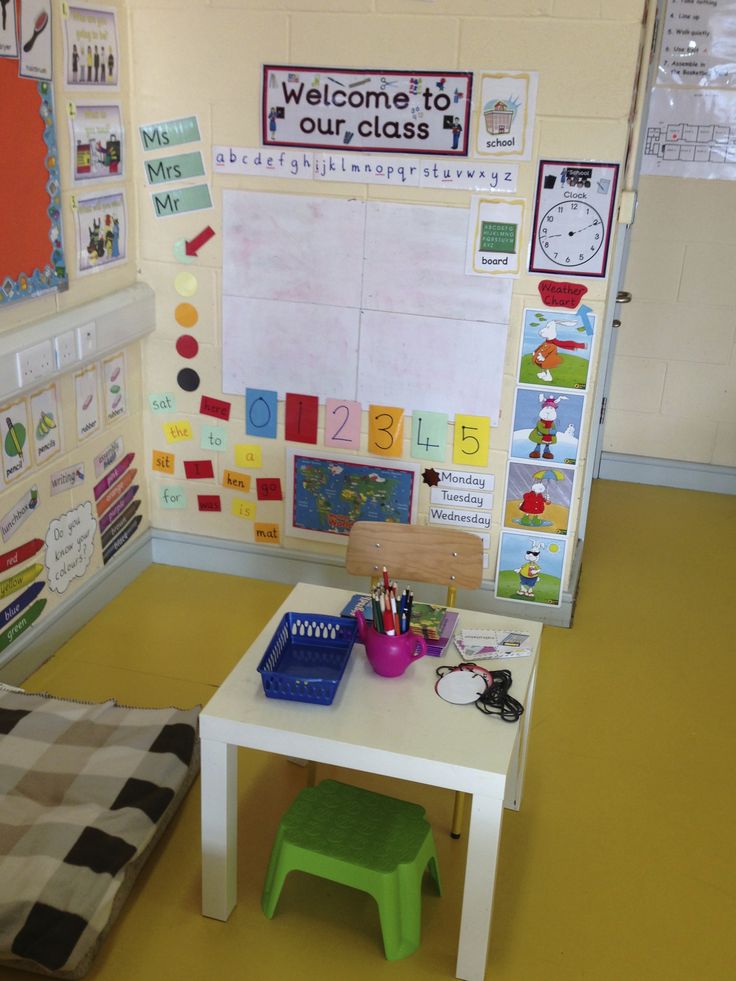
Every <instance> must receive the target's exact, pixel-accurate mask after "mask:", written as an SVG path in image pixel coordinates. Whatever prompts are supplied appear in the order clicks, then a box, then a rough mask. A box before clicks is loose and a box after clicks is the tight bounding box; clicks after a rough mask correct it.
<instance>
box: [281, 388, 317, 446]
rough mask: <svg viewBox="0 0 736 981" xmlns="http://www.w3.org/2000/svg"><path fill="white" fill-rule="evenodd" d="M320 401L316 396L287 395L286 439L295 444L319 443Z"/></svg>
mask: <svg viewBox="0 0 736 981" xmlns="http://www.w3.org/2000/svg"><path fill="white" fill-rule="evenodd" d="M318 412H319V399H318V398H317V396H316V395H295V394H294V393H293V392H287V393H286V412H285V416H284V437H285V438H286V439H288V440H290V441H291V442H293V443H316V442H317V415H318Z"/></svg>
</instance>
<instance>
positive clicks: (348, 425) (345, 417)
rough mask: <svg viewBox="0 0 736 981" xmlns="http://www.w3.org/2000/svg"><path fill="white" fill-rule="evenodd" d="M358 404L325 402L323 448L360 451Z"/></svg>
mask: <svg viewBox="0 0 736 981" xmlns="http://www.w3.org/2000/svg"><path fill="white" fill-rule="evenodd" d="M361 412H362V407H361V404H360V402H349V401H347V400H346V399H326V400H325V446H337V447H342V449H345V450H358V449H360V416H361Z"/></svg>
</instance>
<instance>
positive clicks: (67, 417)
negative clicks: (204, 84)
mask: <svg viewBox="0 0 736 981" xmlns="http://www.w3.org/2000/svg"><path fill="white" fill-rule="evenodd" d="M73 6H74V5H73ZM77 7H78V8H79V9H80V11H81V12H82V14H83V15H84V16H86V15H87V13H88V11H89V10H95V9H97V8H92V7H91V6H88V7H85V8H83V7H82V5H81V4H80V5H77ZM16 9H17V10H19V9H20V8H19V7H18V8H16ZM49 9H50V13H51V17H50V20H49V21H48V22H46V27H44V28H43V32H42V33H41V34H39V42H40V41H41V40H42V39H43V40H45V41H46V42H47V44H48V48H47V57H46V60H45V64H46V65H47V66H48V67H49V69H50V70H51V72H52V76H53V77H52V78H51V79H50V81H49V82H48V83H47V84H48V89H49V97H50V99H51V100H52V104H53V116H54V128H55V134H56V150H57V152H56V153H55V154H54V156H55V158H56V160H55V165H56V166H57V167H58V171H59V187H58V195H59V199H60V205H61V206H60V209H59V216H58V221H59V223H60V225H61V231H62V238H63V243H64V256H65V260H66V269H67V274H68V288H67V289H65V290H64V291H56V290H54V289H52V290H50V291H48V292H44V293H43V294H42V295H36V296H34V297H33V298H31V299H17V300H16V299H13V300H12V301H11V302H4V303H3V304H2V305H1V306H0V352H1V353H0V357H2V359H3V369H7V368H8V363H9V362H11V363H12V371H11V370H10V369H8V370H4V371H3V378H4V379H7V378H10V379H13V380H12V381H10V382H7V381H6V384H5V388H6V389H7V390H3V391H2V392H1V393H0V417H1V419H2V436H1V437H0V438H1V440H2V446H1V447H0V462H1V463H2V471H1V472H0V667H2V666H3V665H5V664H7V663H8V662H9V661H10V660H11V659H13V657H14V656H15V654H16V652H17V651H18V650H19V649H20V648H22V647H23V646H24V645H26V643H27V642H29V641H31V639H32V637H33V636H34V635H35V633H36V632H37V630H36V631H34V630H33V629H31V628H33V627H34V626H35V627H36V628H37V627H38V626H44V627H46V626H47V625H49V624H50V623H53V622H54V620H55V618H56V617H57V616H58V615H59V614H60V613H61V612H63V610H64V609H66V608H68V607H69V605H72V604H73V603H74V602H75V600H76V599H78V598H79V597H80V596H81V595H82V594H83V593H84V592H85V591H87V590H88V589H89V588H90V587H91V586H93V585H94V583H95V582H97V581H98V580H99V579H100V578H101V577H102V575H103V572H104V571H105V570H109V563H110V561H111V560H112V558H113V556H114V555H115V554H118V552H119V553H120V554H121V555H123V554H125V549H126V547H127V548H128V549H130V547H131V544H130V543H132V542H134V541H135V540H136V537H137V536H140V535H141V534H143V533H144V532H145V531H146V529H147V528H148V527H149V508H148V504H147V498H148V491H147V486H146V479H145V471H144V468H143V466H142V457H143V413H142V410H141V406H142V399H143V384H142V369H141V349H140V344H138V343H134V344H125V345H122V346H121V347H120V348H117V349H115V350H112V351H111V350H109V349H105V350H104V351H102V350H100V352H99V356H95V353H94V351H92V352H91V353H90V354H89V357H87V358H86V359H85V360H84V362H83V361H82V359H81V358H79V357H78V352H77V339H76V333H75V332H76V326H77V325H78V326H82V327H83V326H85V324H86V325H89V323H90V321H89V318H87V319H85V317H84V316H83V315H81V314H80V317H79V319H78V321H76V320H75V316H76V311H77V310H80V311H82V310H87V309H90V304H91V305H92V308H94V305H95V304H96V303H97V301H103V303H102V306H101V307H100V309H101V310H103V311H104V310H107V309H108V307H109V304H108V303H107V300H108V298H109V297H110V296H111V295H112V294H115V293H117V292H119V291H121V292H125V290H126V288H127V287H130V286H132V285H133V284H134V283H135V281H136V272H137V270H136V263H135V261H134V258H133V255H134V252H135V248H136V223H137V218H136V209H135V203H134V198H135V191H134V180H133V174H132V169H131V168H130V167H125V157H126V153H127V143H126V136H125V134H126V133H127V132H129V129H130V115H129V110H130V72H129V69H128V65H127V58H128V22H127V12H126V6H125V4H124V3H121V2H119V0H111V2H107V3H105V4H104V9H105V14H104V17H105V18H106V19H107V20H108V21H109V19H110V18H111V17H113V14H111V13H110V12H111V11H114V16H115V20H116V51H117V54H118V58H117V64H116V65H115V84H114V85H113V86H107V85H105V86H103V85H102V83H101V81H100V80H99V79H100V75H99V67H98V82H97V83H96V84H94V83H93V84H90V86H89V87H87V88H79V87H74V85H73V84H70V82H72V81H73V80H72V79H71V76H70V75H69V76H67V75H66V73H65V65H66V59H65V33H66V21H65V17H64V16H63V13H62V4H61V3H57V2H54V3H52V4H51V6H50V8H49ZM28 10H35V14H34V17H37V16H40V14H39V10H40V7H39V8H38V9H36V8H35V7H34V6H33V5H31V4H29V5H27V8H26V11H25V13H26V14H27V13H28ZM4 13H5V14H6V15H7V17H6V19H5V23H6V25H11V24H12V20H11V17H10V14H11V11H10V8H9V7H8V8H6V9H5V11H4ZM26 29H27V24H26V22H25V20H24V21H23V28H22V30H21V33H20V37H21V47H22V42H23V41H26V40H27V38H28V34H27V33H26V34H25V35H24V34H23V32H22V31H23V30H26ZM80 29H82V30H83V29H86V28H84V27H81V28H80ZM90 29H92V28H90ZM94 29H95V30H100V29H102V28H101V27H100V26H99V25H98V26H97V27H95V28H94ZM8 38H9V35H7V34H3V36H2V39H3V42H4V41H6V40H8ZM9 43H11V42H10V41H9ZM106 43H107V46H108V48H109V47H110V42H109V41H108V42H106ZM100 44H101V40H100ZM39 48H40V43H39ZM34 52H36V53H37V54H38V52H37V49H36V46H35V45H34V46H33V48H32V49H31V54H32V55H33V54H34ZM41 52H43V49H41ZM49 59H50V61H49ZM39 60H40V59H39V58H36V59H35V61H34V62H33V63H36V62H38V61H39ZM16 65H17V62H15V63H14V62H12V61H11V60H6V61H4V62H3V68H4V69H5V71H17V68H16ZM77 79H79V74H77ZM28 84H30V85H33V84H34V83H33V82H29V83H28ZM110 103H114V104H115V106H116V109H115V117H116V119H117V121H118V122H119V123H120V124H121V129H119V130H118V132H116V133H115V134H114V136H115V139H118V138H119V137H122V141H121V142H122V148H121V151H120V152H121V155H122V159H121V160H120V161H119V163H118V166H117V168H115V167H114V168H112V169H110V168H109V167H108V168H107V171H108V172H107V176H105V177H103V178H102V179H99V178H95V179H91V180H90V181H88V182H87V181H86V180H85V181H83V182H79V181H77V180H76V179H75V163H76V160H77V154H76V152H72V146H73V145H74V146H75V150H76V139H75V137H74V135H73V134H74V131H73V127H72V125H71V120H72V118H73V113H74V111H75V107H76V106H77V105H78V104H86V105H87V106H88V107H89V109H90V112H96V111H97V108H98V107H100V106H107V105H108V104H110ZM10 106H11V108H9V109H8V112H9V118H13V117H14V114H15V113H16V109H17V107H16V106H13V103H12V98H11V103H10ZM106 115H107V113H106V112H105V113H103V116H106ZM39 119H40V116H39ZM20 122H21V121H19V120H17V119H16V120H15V123H16V124H20ZM110 135H111V134H109V133H107V134H106V135H103V134H100V142H101V143H102V142H103V139H104V142H105V145H106V144H107V141H108V140H109V138H110ZM5 152H6V148H5V146H4V147H3V154H4V153H5ZM14 190H15V189H14V188H13V187H10V188H5V192H6V194H7V193H10V194H11V195H12V193H13V192H14ZM109 195H115V196H116V197H119V198H123V197H124V198H125V199H126V200H127V205H128V206H127V209H126V214H125V221H126V225H127V227H126V230H125V237H124V239H123V240H122V241H120V240H119V241H118V245H117V248H118V251H119V253H120V254H119V255H118V256H117V257H116V261H114V262H110V263H109V264H108V262H107V261H106V260H107V256H105V261H102V262H100V263H99V266H98V267H97V268H92V269H89V258H90V253H89V252H87V251H86V246H87V245H88V244H89V235H90V231H89V229H90V226H92V228H93V231H94V230H95V227H94V226H95V222H96V220H98V218H99V220H100V222H101V225H100V229H101V230H102V232H103V233H104V230H105V229H104V228H103V227H102V223H103V222H104V215H105V214H106V213H109V211H110V209H105V210H103V211H102V213H101V214H99V215H98V214H97V213H95V214H94V215H90V216H89V221H87V220H86V219H87V217H88V216H87V215H86V214H85V216H84V219H83V220H82V221H81V222H80V220H79V210H78V206H79V204H80V202H84V201H85V200H86V199H93V198H97V197H107V196H109ZM14 206H15V207H17V208H19V209H20V208H21V202H20V200H19V199H18V197H17V196H16V199H15V202H14ZM82 206H83V205H82ZM6 217H7V214H6ZM22 220H23V216H22V214H16V215H15V217H14V220H12V221H4V224H3V228H2V232H1V234H2V236H3V249H2V253H3V255H4V256H5V255H12V254H13V243H14V234H15V231H14V230H15V228H16V227H17V226H18V225H19V224H20V223H22ZM23 241H25V239H24V240H23ZM80 246H81V247H80ZM110 251H112V250H110ZM26 255H27V252H26V251H24V252H22V256H23V257H25V256H26ZM99 258H100V257H99V256H97V255H95V262H97V260H98V259H99ZM83 264H86V265H87V266H88V269H87V270H85V271H82V265H83ZM2 272H3V273H7V272H8V270H5V269H3V270H2ZM60 315H61V316H62V319H63V318H66V317H68V318H69V319H68V320H66V319H65V320H64V324H65V326H64V332H65V333H66V332H68V331H71V333H72V341H71V342H70V343H71V347H73V349H74V352H75V354H74V357H75V361H74V363H70V364H69V366H68V369H67V370H61V371H54V372H53V373H52V374H51V375H49V376H48V377H40V378H39V380H38V383H37V384H35V385H34V384H26V385H24V386H22V387H21V386H20V384H19V383H18V382H17V380H16V377H15V376H16V372H15V357H16V355H15V351H14V350H13V349H14V348H23V347H25V346H26V345H29V346H32V345H33V344H35V343H36V342H37V341H38V340H39V338H40V336H41V334H42V333H43V329H44V328H43V325H44V324H46V323H47V322H48V321H49V320H51V321H54V318H57V317H59V316H60ZM105 316H106V315H105V314H103V315H101V317H100V319H99V320H98V321H97V324H96V326H97V328H98V331H99V333H98V338H99V341H100V343H102V338H103V336H104V335H105V331H106V327H107V325H106V323H105ZM44 336H45V335H44ZM52 350H53V349H52ZM52 358H53V354H52ZM113 374H115V378H114V379H112V375H113ZM8 386H9V387H8ZM113 388H114V389H115V391H112V389H113ZM116 400H117V401H116ZM113 403H115V405H114V406H113ZM8 420H10V424H9V422H8ZM11 429H12V432H11ZM124 517H125V518H126V520H125V522H122V519H123V518H124ZM123 528H127V533H126V537H125V541H123V540H122V539H121V538H120V532H121V531H123ZM116 543H117V547H115V546H116Z"/></svg>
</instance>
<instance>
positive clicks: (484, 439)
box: [452, 414, 491, 467]
mask: <svg viewBox="0 0 736 981" xmlns="http://www.w3.org/2000/svg"><path fill="white" fill-rule="evenodd" d="M490 439H491V420H490V419H489V418H488V416H462V415H459V414H458V415H456V416H455V439H454V441H453V445H452V462H453V463H465V464H470V465H471V466H473V467H487V466H488V445H489V443H490Z"/></svg>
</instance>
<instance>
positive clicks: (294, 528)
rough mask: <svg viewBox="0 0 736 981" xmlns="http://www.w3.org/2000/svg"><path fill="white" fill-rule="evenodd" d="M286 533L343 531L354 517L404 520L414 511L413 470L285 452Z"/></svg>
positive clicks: (345, 532)
mask: <svg viewBox="0 0 736 981" xmlns="http://www.w3.org/2000/svg"><path fill="white" fill-rule="evenodd" d="M288 492H289V497H290V501H289V504H290V507H289V509H288V512H287V513H291V528H290V529H289V534H293V535H301V536H302V537H310V538H312V537H318V538H321V537H322V536H323V535H324V534H328V535H348V534H349V533H350V529H351V528H352V526H353V524H354V523H355V522H356V521H395V522H397V523H400V524H408V523H409V522H410V521H411V520H412V518H413V516H414V511H415V499H416V492H417V468H416V467H415V466H414V465H412V464H406V465H402V467H401V468H396V467H387V466H380V465H377V464H376V463H375V461H372V460H361V459H359V458H354V457H353V458H350V459H340V458H337V457H326V456H321V455H317V454H314V453H310V454H302V453H299V452H297V451H293V450H292V451H289V465H288Z"/></svg>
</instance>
